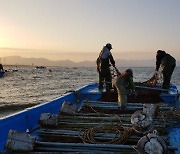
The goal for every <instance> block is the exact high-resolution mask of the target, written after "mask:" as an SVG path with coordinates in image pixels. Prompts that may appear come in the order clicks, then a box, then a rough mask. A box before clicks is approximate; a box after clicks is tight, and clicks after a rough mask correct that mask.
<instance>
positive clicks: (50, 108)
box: [0, 83, 180, 151]
mask: <svg viewBox="0 0 180 154" xmlns="http://www.w3.org/2000/svg"><path fill="white" fill-rule="evenodd" d="M97 87H98V85H97V84H96V83H95V84H90V85H87V86H84V87H82V88H80V89H78V90H76V92H78V93H80V102H81V103H79V106H78V107H79V108H80V107H81V106H82V104H83V102H82V101H83V100H88V101H97V100H99V99H100V98H101V95H102V92H99V91H98V88H97ZM172 88H173V90H172V92H173V94H166V93H165V94H161V97H162V99H163V100H165V102H166V103H168V104H169V105H170V106H179V105H180V104H179V100H178V94H177V93H175V91H176V87H172ZM176 92H177V91H176ZM75 100H76V95H75V93H74V92H69V93H67V94H65V95H63V96H61V97H58V98H56V99H54V100H52V101H50V102H46V103H43V104H40V105H37V106H34V107H32V108H28V109H25V110H23V111H21V112H18V113H16V114H13V115H10V116H8V117H5V118H3V119H1V120H0V136H1V137H0V151H4V145H5V143H6V140H7V137H8V132H9V130H10V129H13V130H17V131H23V132H24V131H26V130H27V129H28V130H29V131H30V132H31V134H33V135H37V132H36V131H35V130H36V128H37V127H38V126H39V124H38V120H39V117H40V115H41V114H42V113H52V114H58V112H59V110H60V108H61V107H62V104H63V102H64V101H66V102H74V101H75ZM169 131H170V133H169V134H170V142H171V143H170V144H171V145H173V146H174V145H175V146H179V147H180V145H178V143H177V141H179V143H180V127H179V126H177V128H175V129H170V130H169ZM177 135H178V136H177ZM179 151H180V149H179Z"/></svg>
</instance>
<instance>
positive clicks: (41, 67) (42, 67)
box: [36, 66, 46, 69]
mask: <svg viewBox="0 0 180 154" xmlns="http://www.w3.org/2000/svg"><path fill="white" fill-rule="evenodd" d="M36 69H46V67H45V66H36Z"/></svg>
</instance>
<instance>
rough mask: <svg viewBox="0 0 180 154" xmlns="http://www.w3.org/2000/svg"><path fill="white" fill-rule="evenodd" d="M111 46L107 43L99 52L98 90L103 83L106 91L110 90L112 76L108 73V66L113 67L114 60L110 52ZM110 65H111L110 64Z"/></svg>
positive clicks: (101, 87)
mask: <svg viewBox="0 0 180 154" xmlns="http://www.w3.org/2000/svg"><path fill="white" fill-rule="evenodd" d="M111 49H112V45H111V44H110V43H107V44H106V46H104V47H103V49H102V50H101V52H100V54H99V57H98V59H97V61H96V62H97V71H98V73H99V86H98V87H99V90H102V89H103V83H104V82H105V85H106V91H107V92H108V91H110V89H111V88H112V76H111V71H110V66H111V64H112V66H113V67H115V61H114V58H113V56H112V54H111V52H110V50H111ZM110 63H111V64H110Z"/></svg>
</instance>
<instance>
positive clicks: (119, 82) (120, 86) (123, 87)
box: [113, 69, 135, 109]
mask: <svg viewBox="0 0 180 154" xmlns="http://www.w3.org/2000/svg"><path fill="white" fill-rule="evenodd" d="M113 86H114V87H115V88H116V90H117V93H118V107H119V108H120V109H125V108H126V104H127V95H128V93H131V94H134V93H135V86H134V82H133V70H132V69H127V70H126V71H125V72H123V73H122V74H121V73H118V72H117V77H116V78H115V79H114V80H113Z"/></svg>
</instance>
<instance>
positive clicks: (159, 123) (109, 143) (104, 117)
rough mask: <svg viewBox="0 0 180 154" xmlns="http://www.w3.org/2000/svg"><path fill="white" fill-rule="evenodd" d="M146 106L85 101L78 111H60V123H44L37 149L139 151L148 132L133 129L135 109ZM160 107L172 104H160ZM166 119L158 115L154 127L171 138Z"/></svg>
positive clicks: (98, 151) (38, 131)
mask: <svg viewBox="0 0 180 154" xmlns="http://www.w3.org/2000/svg"><path fill="white" fill-rule="evenodd" d="M142 107H143V105H142V104H138V103H128V105H127V110H125V111H120V110H119V109H118V107H117V102H102V101H84V104H83V106H82V108H81V110H80V111H79V112H78V113H75V114H72V115H68V114H59V116H58V125H56V126H43V125H41V127H40V128H39V129H38V130H37V133H38V135H39V141H38V142H36V143H35V148H34V152H76V153H77V152H78V153H102V152H103V153H119V152H120V153H137V151H136V149H135V147H136V145H137V143H138V141H139V140H140V139H141V138H142V137H143V136H144V134H143V133H141V132H137V131H135V130H134V129H133V127H132V124H131V115H132V114H131V113H133V112H135V111H136V110H141V109H142ZM159 109H160V110H161V111H168V110H169V109H170V108H169V107H168V106H167V105H166V104H159ZM163 120H164V119H163V118H162V117H161V116H156V118H155V119H154V121H155V124H154V125H155V126H154V129H155V130H157V131H158V133H159V134H160V135H161V136H163V137H164V138H166V139H167V138H168V130H167V129H166V127H167V124H165V123H164V121H163ZM171 125H173V123H171ZM167 141H168V140H167ZM167 144H169V143H167ZM168 148H169V150H170V151H171V152H173V151H174V149H175V147H172V146H170V145H169V146H168Z"/></svg>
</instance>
